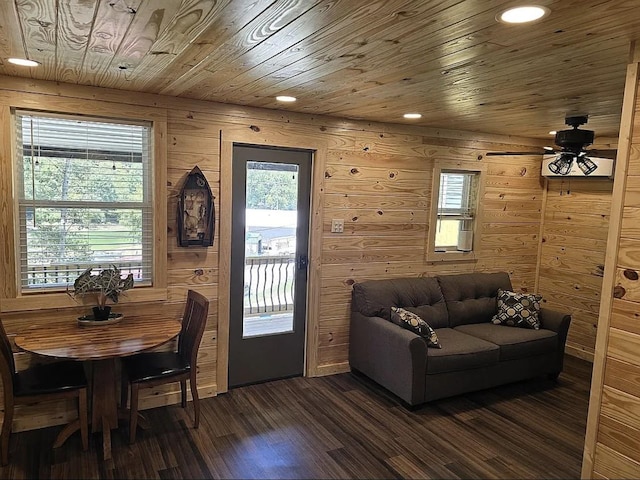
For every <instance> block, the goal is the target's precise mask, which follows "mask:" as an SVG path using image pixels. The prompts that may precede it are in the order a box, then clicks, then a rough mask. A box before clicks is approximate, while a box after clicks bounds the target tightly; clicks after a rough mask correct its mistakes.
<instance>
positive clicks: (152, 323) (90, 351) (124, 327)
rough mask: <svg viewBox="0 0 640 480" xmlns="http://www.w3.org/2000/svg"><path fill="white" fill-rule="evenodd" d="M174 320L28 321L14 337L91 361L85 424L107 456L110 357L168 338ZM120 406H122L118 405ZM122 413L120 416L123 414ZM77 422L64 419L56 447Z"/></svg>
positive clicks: (31, 347)
mask: <svg viewBox="0 0 640 480" xmlns="http://www.w3.org/2000/svg"><path fill="white" fill-rule="evenodd" d="M180 327H181V324H180V322H179V321H177V320H175V319H169V318H146V317H135V316H133V317H125V318H123V320H122V321H121V322H119V323H112V324H109V325H100V326H81V325H78V323H77V321H76V320H75V319H70V320H69V322H65V323H63V322H56V323H55V324H50V325H33V326H31V327H28V328H26V329H24V330H22V331H21V332H20V333H19V334H18V335H17V336H16V337H15V344H16V346H17V347H18V348H20V349H22V350H24V351H26V352H30V353H34V354H36V355H42V356H45V357H53V358H64V359H72V360H78V361H90V362H91V372H92V375H91V378H92V394H91V399H92V401H91V429H92V432H98V431H102V437H103V438H102V440H103V443H102V444H103V454H104V459H105V460H106V459H109V458H111V429H113V428H116V427H117V426H118V417H119V415H118V398H117V387H116V385H117V384H116V382H117V378H116V360H117V358H119V357H126V356H129V355H133V354H136V353H139V352H143V351H145V350H149V349H152V348H154V347H158V346H160V345H163V344H165V343H167V342H169V341H170V340H171V339H173V338H175V337H176V336H177V335H178V334H179V333H180ZM121 407H122V408H123V409H124V408H126V405H121ZM124 415H125V414H124V412H123V414H122V415H120V416H124ZM79 428H80V422H79V420H75V421H73V422H71V423H70V424H68V425H67V426H66V427H65V428H64V429H63V430H62V431H61V432H60V434H59V435H58V438H57V439H56V442H55V443H54V447H59V446H60V445H62V444H63V443H64V441H65V440H66V439H67V438H68V437H69V436H70V435H71V434H72V433H73V432H75V431H77V430H79Z"/></svg>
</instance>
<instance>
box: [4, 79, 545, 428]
mask: <svg viewBox="0 0 640 480" xmlns="http://www.w3.org/2000/svg"><path fill="white" fill-rule="evenodd" d="M0 94H1V95H0V99H1V101H2V102H3V105H4V107H5V111H6V107H7V105H10V104H11V102H12V101H15V99H21V100H25V101H26V100H28V103H29V104H30V105H32V106H33V108H42V109H45V110H48V109H49V106H50V105H57V106H58V108H57V110H60V111H70V112H73V105H74V104H78V103H79V102H84V101H89V100H91V101H95V102H96V104H97V105H103V106H104V107H105V108H106V109H107V110H110V109H114V108H115V109H118V108H121V107H122V108H123V110H134V111H135V110H137V109H143V108H147V107H153V108H154V109H158V110H160V111H162V112H164V114H165V115H166V119H167V134H168V135H167V145H166V148H167V196H168V198H167V208H168V224H167V226H166V227H167V235H168V242H167V243H168V254H167V285H168V287H167V298H166V300H165V301H154V302H152V303H144V302H143V303H129V304H126V303H123V304H122V305H121V307H122V309H124V310H125V313H127V314H131V315H134V314H140V313H142V312H145V313H146V314H151V315H153V314H164V315H172V316H175V317H176V318H178V317H179V316H180V314H181V307H182V304H183V301H184V299H185V295H186V290H187V289H189V288H194V289H196V290H198V291H200V292H201V293H203V294H205V295H207V297H209V298H210V299H211V301H212V302H213V304H212V307H211V310H210V312H212V313H211V314H210V317H209V322H208V325H207V330H206V333H205V337H204V340H203V344H202V347H201V350H200V352H201V354H200V358H199V365H198V367H199V377H198V379H199V390H201V395H202V396H210V395H214V394H216V392H217V391H218V379H217V377H216V365H217V358H218V357H217V356H218V355H219V351H218V345H217V333H218V323H217V322H218V315H217V307H218V305H217V301H218V298H219V291H218V288H219V285H220V279H219V263H220V262H219V260H220V259H219V258H218V245H219V244H220V236H219V235H228V234H229V232H228V231H220V230H221V229H220V228H218V229H217V232H218V233H217V237H216V241H215V244H214V246H213V247H211V248H207V249H204V248H200V249H198V248H190V249H182V248H178V247H177V246H176V241H175V236H174V225H175V213H174V212H175V195H176V193H177V188H178V187H179V185H180V183H181V180H182V179H183V178H184V176H185V175H186V174H187V173H188V172H189V171H190V170H191V168H192V167H193V166H194V165H196V164H197V165H199V166H200V168H201V169H202V170H203V171H204V173H205V175H206V176H207V178H208V180H209V182H210V184H211V185H212V187H213V190H214V194H215V195H216V198H219V194H220V191H221V189H223V190H224V189H225V188H228V184H227V183H226V182H225V178H222V179H221V178H220V155H221V153H220V151H221V150H220V149H221V143H220V136H221V134H222V135H223V136H224V135H225V133H226V132H238V131H242V132H244V133H243V136H242V138H243V139H246V141H248V142H251V143H257V144H273V145H292V144H296V139H300V144H301V145H306V144H308V139H309V138H313V139H314V142H315V143H317V144H321V145H324V146H325V148H326V164H325V171H324V175H321V177H322V178H317V177H316V178H315V179H314V189H315V194H316V195H319V198H320V201H321V208H320V209H319V212H316V213H319V215H320V225H321V227H322V228H321V229H320V230H319V232H318V233H316V234H314V235H313V236H312V239H311V241H312V243H313V244H315V245H316V246H319V247H320V251H321V256H320V260H319V265H316V267H317V269H318V272H319V281H318V289H319V309H318V311H317V312H315V316H316V318H317V324H316V325H314V328H315V330H314V331H313V332H312V336H313V338H314V340H315V341H314V342H312V343H311V345H315V347H314V351H313V352H308V354H309V358H311V359H312V361H313V362H314V365H308V368H307V371H308V372H309V373H311V374H328V373H333V372H340V371H347V370H348V363H347V355H348V331H349V302H350V294H351V285H352V284H353V282H355V281H361V280H365V279H372V278H385V277H389V276H400V275H415V276H417V275H436V274H439V273H449V272H451V273H454V272H470V271H499V270H506V271H508V272H509V273H510V274H511V276H512V280H513V283H514V287H515V288H517V289H523V290H528V291H532V290H533V288H534V282H535V273H536V268H537V255H538V244H539V232H540V219H541V208H542V193H543V191H542V181H541V178H540V159H539V157H526V156H520V157H489V158H486V157H483V155H484V153H485V152H486V151H489V150H504V149H508V150H514V149H519V148H522V149H530V148H531V145H536V144H538V143H539V142H537V141H531V140H525V139H512V138H508V137H500V136H495V135H482V134H475V133H465V132H456V131H443V130H438V129H426V128H419V127H415V126H410V125H392V124H370V123H365V122H353V121H346V120H341V119H335V118H326V117H325V118H323V117H315V116H311V115H302V114H288V113H286V112H279V111H271V110H260V109H249V108H244V107H238V106H230V105H222V104H215V103H207V102H200V101H190V100H185V99H177V98H172V97H162V96H155V95H147V94H139V93H136V94H132V93H127V92H122V91H116V90H108V89H95V88H91V87H81V86H77V85H66V84H54V83H48V82H40V81H30V80H25V79H17V78H13V77H0ZM64 105H69V108H68V109H67V108H65V107H64ZM107 107H108V108H107ZM132 107H133V108H132ZM8 121H9V118H7V117H6V116H5V117H4V118H2V122H3V123H5V122H8ZM3 131H6V129H5V128H3ZM2 142H7V139H6V138H3V139H2ZM437 160H450V161H467V162H469V161H471V162H483V163H486V172H487V173H486V175H485V185H484V186H483V187H484V190H483V191H484V197H483V199H482V201H481V203H480V209H481V211H480V218H481V224H480V225H479V231H478V235H477V237H476V238H477V239H478V240H479V241H480V245H481V246H480V248H478V249H477V251H476V254H475V260H473V261H464V262H438V263H429V262H427V261H426V260H425V258H426V257H425V244H426V239H427V232H428V229H429V212H430V204H429V203H430V196H431V188H432V169H433V165H434V162H436V161H437ZM0 164H1V166H2V171H3V172H8V171H9V169H10V165H11V158H9V157H8V155H6V154H5V155H3V157H2V158H1V159H0ZM2 197H3V198H0V203H2V204H3V205H4V207H7V206H8V208H3V212H8V211H10V210H11V207H10V205H12V200H11V196H10V188H8V187H6V186H5V187H4V188H3V190H2ZM217 207H218V208H222V210H223V211H222V213H223V214H224V209H225V207H226V206H225V205H222V206H220V205H217ZM332 218H343V219H344V220H345V233H344V234H332V233H330V222H331V219H332ZM7 221H8V218H7V215H6V214H3V218H0V226H3V225H4V226H5V227H6V224H7ZM2 231H4V232H6V231H7V229H6V228H5V229H3V230H2ZM134 291H135V289H134ZM132 292H133V291H132ZM8 300H9V301H8ZM8 303H10V299H0V307H2V308H3V310H4V306H6V305H7V304H8ZM40 306H42V304H40ZM82 312H83V308H82V307H73V308H70V309H57V310H55V311H51V310H39V311H27V312H25V311H21V312H15V313H11V312H4V313H1V314H0V319H1V320H2V321H3V323H4V325H5V328H6V329H7V331H8V332H9V334H11V335H13V334H15V333H16V332H17V331H19V330H20V329H21V328H24V327H25V326H26V325H29V324H30V323H32V322H47V321H50V318H51V315H55V316H56V318H68V319H71V320H68V321H73V319H74V317H75V316H77V315H78V314H80V313H82ZM16 356H17V358H18V364H19V365H21V366H24V365H26V364H28V363H29V362H31V361H33V359H32V358H31V357H30V356H28V355H27V354H24V353H18V354H17V355H16ZM177 399H178V397H177V390H176V389H175V387H171V388H169V389H164V390H158V391H152V392H150V394H148V395H147V396H146V397H145V398H144V399H143V401H142V404H143V406H147V407H149V406H154V405H160V404H163V403H175V402H177ZM39 409H40V410H39ZM69 411H70V410H69V408H68V406H66V405H62V406H60V407H59V408H58V409H52V408H51V407H46V409H44V410H43V409H41V407H39V406H34V407H30V410H29V414H28V415H27V414H22V413H21V412H19V413H18V414H17V418H16V420H15V422H16V427H17V428H18V429H22V428H31V427H34V426H39V425H45V424H51V423H61V422H63V421H65V420H66V418H68V416H69ZM52 412H54V413H52Z"/></svg>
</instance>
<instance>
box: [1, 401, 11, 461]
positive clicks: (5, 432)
mask: <svg viewBox="0 0 640 480" xmlns="http://www.w3.org/2000/svg"><path fill="white" fill-rule="evenodd" d="M7 403H8V402H7ZM12 423H13V402H11V403H10V405H6V406H5V411H4V420H3V421H2V434H0V437H1V441H0V443H2V447H1V448H2V465H7V464H8V463H9V436H10V435H11V424H12Z"/></svg>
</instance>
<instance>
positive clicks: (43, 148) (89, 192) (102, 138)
mask: <svg viewBox="0 0 640 480" xmlns="http://www.w3.org/2000/svg"><path fill="white" fill-rule="evenodd" d="M15 119H16V140H17V149H16V150H17V156H16V157H17V158H16V172H17V176H18V182H17V188H18V192H17V194H18V210H19V215H18V222H19V225H18V232H19V250H20V251H19V265H20V284H21V287H22V291H23V292H28V291H35V290H43V289H63V288H66V286H67V285H69V284H72V283H73V281H74V280H75V279H76V277H77V276H78V275H79V274H80V273H82V272H83V271H84V270H85V269H87V268H90V267H91V268H93V269H94V270H101V269H103V268H107V267H110V266H113V265H115V266H116V267H117V268H119V269H120V270H121V272H122V274H123V275H126V274H128V273H132V274H133V276H134V279H135V281H136V282H137V283H138V284H144V285H150V284H151V281H152V267H153V244H152V238H153V210H152V208H153V207H152V205H153V203H152V191H151V185H152V177H151V158H150V156H151V124H150V123H139V122H120V121H119V120H103V119H93V118H87V117H70V116H57V115H55V114H41V113H36V112H29V111H16V112H15Z"/></svg>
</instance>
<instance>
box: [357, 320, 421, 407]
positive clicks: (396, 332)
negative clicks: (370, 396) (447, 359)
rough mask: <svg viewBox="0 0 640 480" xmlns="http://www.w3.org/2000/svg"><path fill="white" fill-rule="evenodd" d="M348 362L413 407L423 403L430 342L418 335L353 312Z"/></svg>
mask: <svg viewBox="0 0 640 480" xmlns="http://www.w3.org/2000/svg"><path fill="white" fill-rule="evenodd" d="M349 363H350V365H351V367H352V368H354V369H356V370H359V371H360V372H362V373H364V374H365V375H367V376H368V377H370V378H371V379H373V380H374V381H376V382H377V383H379V384H380V385H382V386H383V387H385V388H386V389H388V390H390V391H391V392H393V393H394V394H396V395H397V396H399V397H400V398H402V399H403V400H404V401H405V402H407V403H409V404H410V405H418V404H420V403H423V402H424V394H425V382H426V374H427V342H426V341H425V340H424V338H422V337H420V336H419V335H416V334H415V333H413V332H411V331H409V330H407V329H404V328H402V327H400V326H398V325H396V324H394V323H392V322H390V321H388V320H385V319H383V318H380V317H367V316H365V315H362V314H361V313H359V312H355V311H352V312H351V329H350V333H349Z"/></svg>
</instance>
